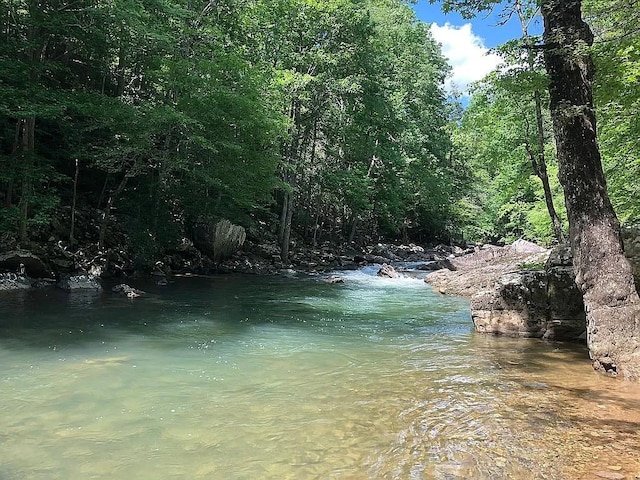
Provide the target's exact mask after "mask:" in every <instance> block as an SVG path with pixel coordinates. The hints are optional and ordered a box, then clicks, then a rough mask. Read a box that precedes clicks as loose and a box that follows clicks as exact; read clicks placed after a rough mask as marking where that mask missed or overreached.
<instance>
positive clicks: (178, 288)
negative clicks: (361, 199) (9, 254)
mask: <svg viewBox="0 0 640 480" xmlns="http://www.w3.org/2000/svg"><path fill="white" fill-rule="evenodd" d="M374 273H375V270H374V269H373V268H370V269H365V270H361V271H358V272H344V273H343V275H344V277H345V279H346V283H345V284H344V285H329V284H326V283H324V282H322V281H321V279H320V278H306V277H305V278H296V279H284V278H255V277H216V278H209V279H203V278H189V279H177V280H176V281H175V282H174V283H172V284H170V285H169V286H167V287H156V286H155V285H153V284H152V283H149V284H144V283H141V284H137V283H136V284H134V285H135V286H136V287H138V288H143V289H145V290H147V291H148V292H149V293H150V295H149V296H147V297H144V298H140V299H135V300H129V299H126V298H121V297H118V296H115V295H111V294H108V293H105V294H102V295H83V294H73V295H68V294H66V293H64V292H61V291H57V290H48V291H34V292H28V293H18V294H5V295H2V296H0V302H1V303H0V365H1V366H2V370H1V371H0V479H2V480H9V479H90V478H96V479H127V480H129V479H198V478H202V479H252V480H253V479H336V478H340V479H373V478H380V479H396V478H398V479H458V478H465V479H501V478H504V479H512V478H515V479H528V478H532V479H533V478H536V479H538V478H549V479H556V478H558V479H559V478H568V479H572V478H591V477H590V475H594V474H596V473H598V472H603V471H604V472H605V473H606V472H609V473H611V472H613V473H618V474H622V475H625V476H626V477H625V478H634V475H636V474H640V463H639V458H638V452H639V451H640V440H639V439H638V435H640V433H639V432H640V428H639V427H640V413H639V412H640V388H639V387H638V386H636V385H630V384H625V383H622V382H619V381H615V380H610V379H605V378H602V377H599V376H597V375H595V374H594V373H592V371H591V368H590V366H589V362H588V361H587V360H586V353H585V351H584V349H582V348H580V347H577V346H568V345H554V344H546V343H542V342H537V341H527V340H509V339H503V338H494V337H489V336H483V335H478V334H475V333H473V332H472V328H471V321H470V314H469V308H468V303H467V301H465V300H463V299H457V298H451V297H443V296H440V295H438V294H437V293H435V292H433V291H432V290H431V289H430V288H429V287H427V286H426V285H425V284H424V282H422V281H421V280H419V279H412V278H407V279H401V280H387V279H380V278H377V277H375V276H374ZM593 478H598V477H593Z"/></svg>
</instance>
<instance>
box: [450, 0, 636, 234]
mask: <svg viewBox="0 0 640 480" xmlns="http://www.w3.org/2000/svg"><path fill="white" fill-rule="evenodd" d="M445 3H446V4H447V5H449V6H450V7H452V8H458V9H461V10H462V11H463V12H464V11H467V13H469V14H471V13H473V12H475V11H477V10H478V9H482V8H484V7H489V6H490V5H491V4H494V3H496V2H484V3H483V2H476V1H469V2H466V1H457V0H452V1H450V2H445ZM536 3H537V2H534V1H514V2H509V3H508V4H507V6H506V7H505V10H504V11H503V12H502V15H503V17H504V18H505V20H506V19H511V21H514V18H513V17H515V16H516V13H517V12H518V9H519V8H521V9H522V10H523V11H524V10H526V12H527V15H536V14H539V12H538V11H537V10H536V8H535V5H536ZM585 3H586V11H587V19H588V20H589V22H590V24H591V26H592V28H593V29H594V32H595V34H596V42H595V45H594V47H593V50H592V53H593V56H594V59H595V62H596V78H597V84H596V85H595V86H594V94H595V100H596V104H597V107H598V112H597V113H598V121H599V123H598V134H599V142H600V147H601V152H602V156H603V163H604V166H605V170H606V174H607V180H608V187H609V195H610V197H611V199H612V201H613V203H614V206H615V208H616V211H617V213H618V215H619V216H620V218H621V220H622V221H623V222H627V223H638V221H639V220H640V202H639V201H638V199H639V198H640V195H639V194H640V191H639V190H638V188H639V185H640V183H639V182H638V178H640V143H639V141H638V139H639V138H640V120H639V117H638V115H637V111H638V108H640V88H639V85H640V83H639V81H638V80H639V79H640V67H639V65H640V10H639V9H638V8H637V7H638V5H637V2H635V1H633V0H591V1H590V2H585ZM465 9H466V10H465ZM540 41H541V39H535V38H532V37H527V36H525V37H523V38H522V39H518V40H514V41H513V42H509V43H508V44H506V45H504V46H503V47H502V48H501V49H500V52H501V53H502V54H503V56H504V58H505V63H506V65H507V66H508V68H503V69H502V70H501V71H500V72H494V73H492V74H490V75H489V76H488V77H487V78H485V79H484V80H483V81H482V82H479V83H478V84H477V85H476V87H475V90H474V92H473V96H472V100H471V102H470V105H469V107H468V108H467V109H466V110H465V112H464V115H463V117H462V120H461V121H460V122H459V123H458V124H457V125H456V128H455V129H454V134H453V142H454V152H455V154H456V155H457V156H458V157H459V158H460V159H461V161H462V162H464V163H465V164H466V165H467V166H468V170H469V171H470V172H471V178H470V179H469V188H468V189H467V192H468V193H467V195H466V196H465V197H464V198H463V199H461V200H460V202H459V204H458V206H457V211H458V212H459V219H458V222H457V224H458V226H459V228H460V230H461V231H462V232H463V233H464V234H465V235H466V236H468V237H470V238H472V239H476V240H484V241H487V240H489V241H505V242H510V241H512V240H514V239H516V238H521V237H524V238H528V239H531V240H534V241H540V242H543V243H551V242H552V241H554V234H553V233H554V232H553V229H552V224H551V221H550V218H549V215H548V214H547V212H546V208H545V201H544V200H545V197H544V192H543V189H542V184H541V182H540V181H539V179H538V178H536V176H535V169H532V168H531V164H530V162H529V158H530V157H531V154H532V152H533V153H536V152H535V146H536V141H535V126H536V114H535V102H534V96H533V93H534V92H535V91H538V92H540V99H541V101H542V106H543V107H544V108H543V109H542V110H543V111H542V113H543V119H544V120H543V127H544V132H545V134H544V138H545V147H544V153H545V155H544V156H545V158H546V161H547V166H548V169H549V180H550V184H551V191H552V193H553V199H554V204H555V206H556V209H557V210H558V214H559V216H560V218H561V219H562V221H563V222H566V212H565V209H564V201H563V192H562V188H561V187H560V185H559V182H558V180H557V170H558V167H557V162H556V159H555V143H554V138H553V131H552V126H551V121H550V119H549V111H548V95H547V93H546V75H545V72H544V68H543V66H542V64H541V63H542V62H541V61H540V59H533V62H532V61H531V60H532V57H533V55H534V53H535V52H539V51H541V50H536V49H531V48H527V45H535V44H539V43H540ZM527 57H528V58H527ZM532 67H533V68H532Z"/></svg>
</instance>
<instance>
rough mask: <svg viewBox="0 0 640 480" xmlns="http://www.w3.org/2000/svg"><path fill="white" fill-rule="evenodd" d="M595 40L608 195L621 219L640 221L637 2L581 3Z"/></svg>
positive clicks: (602, 0)
mask: <svg viewBox="0 0 640 480" xmlns="http://www.w3.org/2000/svg"><path fill="white" fill-rule="evenodd" d="M584 3H585V10H586V14H587V18H588V20H589V22H590V24H591V27H592V29H593V30H594V34H595V36H596V39H595V43H594V47H593V53H594V59H595V62H596V81H597V84H596V86H595V102H596V106H597V109H598V110H597V114H598V122H599V123H598V133H599V138H600V149H601V152H602V156H603V162H604V167H605V172H606V175H607V181H608V182H609V195H610V197H611V201H612V202H613V205H614V207H615V209H616V212H617V214H618V216H619V217H620V220H621V221H623V222H627V223H633V224H638V223H639V222H640V181H639V180H638V179H639V178H640V115H638V112H639V111H640V4H639V3H638V2H637V1H636V0H589V1H585V2H584Z"/></svg>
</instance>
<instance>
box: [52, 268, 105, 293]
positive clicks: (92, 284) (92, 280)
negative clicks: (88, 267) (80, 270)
mask: <svg viewBox="0 0 640 480" xmlns="http://www.w3.org/2000/svg"><path fill="white" fill-rule="evenodd" d="M56 286H57V287H58V288H61V289H63V290H66V291H68V292H74V291H77V290H93V291H97V292H99V291H102V285H100V281H99V280H98V278H97V277H95V276H94V275H91V274H88V273H86V274H76V275H69V274H63V275H61V276H60V278H59V280H58V283H56Z"/></svg>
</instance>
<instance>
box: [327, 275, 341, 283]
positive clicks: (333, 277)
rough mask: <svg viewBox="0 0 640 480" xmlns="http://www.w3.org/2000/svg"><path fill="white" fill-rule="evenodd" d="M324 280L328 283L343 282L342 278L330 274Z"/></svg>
mask: <svg viewBox="0 0 640 480" xmlns="http://www.w3.org/2000/svg"><path fill="white" fill-rule="evenodd" d="M325 282H327V283H330V284H335V283H344V278H342V277H338V276H332V277H329V278H327V279H325Z"/></svg>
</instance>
